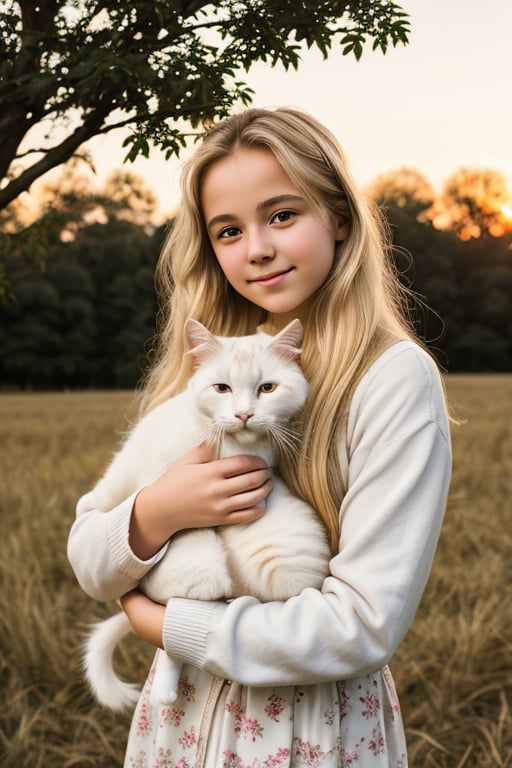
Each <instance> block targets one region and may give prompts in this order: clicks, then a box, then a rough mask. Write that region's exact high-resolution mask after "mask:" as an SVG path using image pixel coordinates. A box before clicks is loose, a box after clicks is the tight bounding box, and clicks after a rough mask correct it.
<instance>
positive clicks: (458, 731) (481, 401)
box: [0, 375, 512, 768]
mask: <svg viewBox="0 0 512 768" xmlns="http://www.w3.org/2000/svg"><path fill="white" fill-rule="evenodd" d="M447 386H448V393H449V396H450V399H451V401H452V402H453V403H454V405H455V408H456V414H457V416H458V417H459V419H461V420H465V423H463V424H462V425H461V426H459V427H456V428H455V429H454V435H453V443H454V475H453V482H452V486H451V492H450V499H449V504H448V510H447V515H446V522H445V526H444V529H443V533H442V537H441V542H440V546H439V549H438V553H437V556H436V560H435V563H434V567H433V570H432V575H431V578H430V581H429V584H428V587H427V590H426V593H425V596H424V599H423V601H422V604H421V606H420V609H419V611H418V614H417V616H416V618H415V621H414V623H413V626H412V628H411V630H410V631H409V633H408V635H407V637H406V639H405V640H404V642H403V643H402V645H401V647H400V649H399V651H398V653H397V654H396V656H395V658H394V660H393V663H392V665H391V666H392V670H393V673H394V676H395V680H396V682H397V687H398V690H399V694H400V699H401V704H402V709H403V715H404V720H405V725H406V730H407V736H408V743H409V753H410V765H411V768H427V766H436V767H437V768H496V767H497V766H499V767H501V768H505V767H508V766H511V767H512V718H511V714H510V709H509V707H510V702H511V694H512V662H511V659H512V578H511V569H512V557H511V552H512V527H511V525H510V517H511V506H512V505H511V499H512V433H511V429H510V425H511V424H512V396H511V395H512V376H510V377H509V376H505V375H504V376H499V375H496V376H450V377H448V379H447ZM130 400H131V395H130V393H122V392H115V393H85V394H84V393H75V394H59V395H56V394H38V395H32V394H26V395H25V394H23V395H10V394H8V395H7V394H6V395H1V396H0V439H1V444H2V445H3V451H2V466H1V469H0V520H1V521H2V522H1V537H0V579H1V582H0V583H1V585H2V590H1V594H0V643H1V644H2V647H1V652H0V688H1V691H2V696H1V699H0V765H1V766H2V768H29V767H30V768H68V767H71V766H78V767H79V768H82V767H85V766H95V768H103V767H104V768H107V766H108V768H115V767H116V766H121V765H122V759H123V751H124V745H125V742H126V735H127V729H128V724H129V716H126V717H125V716H119V715H118V714H116V715H114V714H111V713H109V712H106V711H105V710H104V709H102V708H100V707H99V706H98V705H96V704H95V703H94V701H93V700H92V698H91V696H90V695H89V693H88V691H87V689H86V688H85V685H84V683H83V679H82V674H81V670H80V665H79V648H80V644H81V642H82V638H83V633H84V630H85V625H86V624H87V623H89V622H90V621H94V620H96V619H98V618H101V617H103V616H105V615H107V613H108V612H109V611H110V609H109V607H106V606H102V605H99V604H97V603H94V602H93V601H92V600H91V599H90V598H88V597H87V596H86V595H84V594H83V593H82V592H81V590H80V589H79V587H78V586H77V584H76V582H75V580H74V576H73V574H72V572H71V569H70V567H69V565H68V563H67V559H66V539H67V533H68V530H69V527H70V524H71V522H72V520H73V517H74V507H75V504H76V500H77V498H78V497H79V495H80V494H81V493H83V492H85V491H86V490H88V489H89V488H90V487H91V486H92V485H93V484H94V482H95V481H96V479H97V478H98V476H99V473H100V472H101V470H102V469H103V467H104V466H105V464H106V462H107V461H108V459H109V457H110V455H111V453H112V451H113V450H114V449H115V447H116V444H117V440H116V437H115V434H116V432H117V433H118V432H119V431H120V430H122V429H124V428H125V427H126V424H127V422H126V412H127V407H128V405H129V403H130ZM149 658H150V652H149V650H148V649H147V648H145V647H143V644H142V643H140V642H137V641H136V640H135V639H133V640H131V641H129V642H127V643H126V644H125V645H124V647H123V651H122V653H121V655H120V658H119V664H120V665H121V667H122V668H123V671H124V672H125V674H127V675H128V676H130V678H131V679H135V678H139V679H141V677H142V676H143V672H144V669H145V668H146V665H147V664H148V662H149Z"/></svg>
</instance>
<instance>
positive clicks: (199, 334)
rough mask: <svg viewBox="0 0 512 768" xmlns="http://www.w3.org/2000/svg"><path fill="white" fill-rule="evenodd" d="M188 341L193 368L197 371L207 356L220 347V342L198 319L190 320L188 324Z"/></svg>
mask: <svg viewBox="0 0 512 768" xmlns="http://www.w3.org/2000/svg"><path fill="white" fill-rule="evenodd" d="M186 334H187V341H188V352H187V354H188V355H190V356H191V358H192V369H193V370H194V371H195V370H196V368H199V366H200V365H201V363H203V362H204V361H205V360H206V359H207V358H209V357H211V356H212V355H213V354H215V352H217V351H218V350H219V349H220V346H221V345H220V343H219V342H218V341H217V339H216V338H215V336H214V335H213V334H212V333H210V331H209V330H208V329H207V328H205V327H204V325H202V323H200V322H199V321H198V320H192V319H191V320H189V321H188V322H187V325H186Z"/></svg>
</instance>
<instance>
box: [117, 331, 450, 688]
mask: <svg viewBox="0 0 512 768" xmlns="http://www.w3.org/2000/svg"><path fill="white" fill-rule="evenodd" d="M346 448H347V451H348V462H344V464H345V468H346V471H347V479H348V491H347V493H346V495H345V498H344V500H343V503H342V505H341V510H340V519H341V537H340V545H339V552H338V554H337V555H336V556H335V557H334V558H333V559H332V561H331V564H330V574H329V576H328V577H327V578H326V579H325V582H324V584H323V587H322V589H321V590H314V589H306V590H304V591H303V592H302V593H301V594H300V595H299V596H297V597H293V598H291V599H290V600H287V601H286V602H283V603H281V602H272V603H266V604H262V603H259V602H258V601H257V600H256V599H254V598H251V597H243V598H239V599H237V600H234V601H233V602H231V603H229V604H226V603H222V602H217V603H207V602H201V601H194V600H181V599H177V598H173V599H171V600H170V601H169V603H168V605H167V610H166V611H165V616H164V613H163V611H162V610H160V611H157V612H154V613H153V612H151V611H150V613H149V614H148V615H149V616H150V622H151V624H152V627H153V629H152V633H151V634H152V635H154V636H156V638H157V640H159V639H160V636H159V630H160V628H161V627H162V626H163V644H164V647H165V650H166V651H167V652H168V653H169V654H170V655H171V656H172V657H174V658H176V659H178V660H180V661H182V662H188V663H191V664H193V665H195V666H198V667H200V668H204V669H206V670H207V671H209V672H211V673H213V674H215V675H218V676H220V677H225V678H229V679H233V680H237V681H238V682H241V683H244V684H248V685H294V684H308V683H315V682H320V681H325V680H333V679H338V680H342V679H345V678H347V677H351V676H356V675H360V674H365V673H369V672H372V671H375V670H377V669H379V668H380V667H382V666H383V665H384V664H386V663H387V662H388V661H389V659H390V657H391V656H392V655H393V653H394V651H395V649H396V647H397V646H398V644H399V642H400V641H401V640H402V638H403V636H404V634H405V632H406V631H407V629H408V627H409V626H410V624H411V621H412V619H413V617H414V614H415V611H416V609H417V607H418V604H419V601H420V598H421V595H422V592H423V589H424V586H425V583H426V581H427V578H428V574H429V571H430V568H431V564H432V559H433V556H434V552H435V548H436V545H437V540H438V536H439V532H440V528H441V523H442V518H443V514H444V510H445V505H446V499H447V493H448V485H449V478H450V470H451V449H450V440H449V431H448V423H447V417H446V410H445V405H444V397H443V392H442V387H441V383H440V380H439V375H438V373H437V370H436V368H435V366H434V364H433V363H432V361H431V360H430V358H429V357H428V356H427V355H426V354H425V353H424V352H422V351H421V350H420V349H419V348H418V347H416V346H415V345H413V344H411V343H410V342H401V343H399V344H396V345H394V346H393V347H391V348H390V349H389V350H387V351H386V352H385V353H384V354H383V355H382V356H381V357H380V358H379V359H378V360H377V361H376V363H374V365H373V366H372V367H371V368H370V370H369V371H368V373H367V374H366V376H365V377H364V378H363V379H362V381H361V382H360V384H359V386H358V388H357V390H356V393H355V394H354V397H353V401H352V405H351V411H350V416H349V423H348V428H347V446H346ZM344 451H345V447H342V448H341V449H340V453H341V455H342V456H343V454H344ZM143 600H145V598H143ZM139 607H140V606H139ZM137 608H138V606H137V603H136V601H134V602H133V603H131V604H130V603H129V604H128V606H127V610H128V614H129V617H130V619H131V621H132V622H133V623H134V626H136V625H137V618H136V614H137ZM132 609H135V610H132ZM162 620H163V625H162Z"/></svg>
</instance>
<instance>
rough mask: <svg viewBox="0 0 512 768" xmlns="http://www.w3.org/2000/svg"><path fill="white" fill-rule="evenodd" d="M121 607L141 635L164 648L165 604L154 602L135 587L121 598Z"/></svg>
mask: <svg viewBox="0 0 512 768" xmlns="http://www.w3.org/2000/svg"><path fill="white" fill-rule="evenodd" d="M121 607H122V608H123V611H124V612H125V613H126V615H127V617H128V620H129V622H130V624H131V625H132V627H133V630H134V632H135V633H136V634H137V635H139V637H141V638H142V639H143V640H145V641H146V642H148V643H151V645H154V646H156V647H157V648H163V640H162V631H163V626H164V618H165V605H160V603H154V602H153V601H152V600H150V599H149V597H146V595H144V594H143V593H142V592H141V591H140V590H139V589H134V590H132V591H131V592H128V593H127V594H126V595H124V596H123V597H122V598H121Z"/></svg>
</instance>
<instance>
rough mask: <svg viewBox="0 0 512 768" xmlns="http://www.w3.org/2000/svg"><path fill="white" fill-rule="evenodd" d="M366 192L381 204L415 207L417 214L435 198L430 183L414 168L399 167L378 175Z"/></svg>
mask: <svg viewBox="0 0 512 768" xmlns="http://www.w3.org/2000/svg"><path fill="white" fill-rule="evenodd" d="M368 194H369V195H370V196H371V197H372V198H373V199H374V200H377V201H378V202H379V203H381V204H384V205H386V204H388V203H394V204H395V205H396V206H398V208H406V207H407V208H409V209H415V210H417V213H418V214H419V213H421V211H423V210H424V209H425V208H429V207H430V206H431V205H432V203H433V202H434V199H435V191H434V188H433V186H432V184H431V183H430V182H429V181H428V179H427V178H426V177H425V176H423V174H421V173H420V172H419V171H417V170H415V169H414V168H399V169H398V170H397V171H390V172H389V173H386V174H382V175H380V176H378V177H377V178H376V179H375V181H374V182H373V183H372V184H371V185H370V187H369V189H368Z"/></svg>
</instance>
